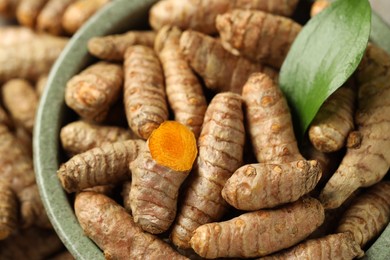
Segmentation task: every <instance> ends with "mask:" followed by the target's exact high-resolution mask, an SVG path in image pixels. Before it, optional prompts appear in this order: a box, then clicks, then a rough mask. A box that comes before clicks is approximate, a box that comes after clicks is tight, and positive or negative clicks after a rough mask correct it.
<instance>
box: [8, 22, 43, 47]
mask: <svg viewBox="0 0 390 260" xmlns="http://www.w3.org/2000/svg"><path fill="white" fill-rule="evenodd" d="M35 37H37V34H36V33H35V32H34V31H33V30H32V29H30V28H27V27H24V26H18V25H7V26H2V27H0V46H2V48H3V47H6V46H11V45H14V44H18V43H21V42H28V41H31V40H32V39H34V38H35Z"/></svg>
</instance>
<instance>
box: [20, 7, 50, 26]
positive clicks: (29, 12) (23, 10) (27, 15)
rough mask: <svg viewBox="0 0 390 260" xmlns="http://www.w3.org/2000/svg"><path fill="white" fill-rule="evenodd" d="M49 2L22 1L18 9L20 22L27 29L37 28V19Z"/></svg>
mask: <svg viewBox="0 0 390 260" xmlns="http://www.w3.org/2000/svg"><path fill="white" fill-rule="evenodd" d="M47 1H48V0H20V3H19V4H18V7H17V9H16V18H17V20H18V22H19V23H20V24H21V25H23V26H26V27H29V28H35V25H36V21H37V17H38V15H39V13H40V12H41V10H42V8H43V6H44V5H45V4H46V2H47Z"/></svg>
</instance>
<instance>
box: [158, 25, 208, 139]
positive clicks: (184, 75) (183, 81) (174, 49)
mask: <svg viewBox="0 0 390 260" xmlns="http://www.w3.org/2000/svg"><path fill="white" fill-rule="evenodd" d="M181 34H182V31H181V30H180V29H178V28H177V27H169V26H165V27H163V28H161V29H160V30H159V32H158V34H157V36H156V40H155V44H154V48H155V50H156V52H157V54H158V56H159V58H160V61H161V64H162V67H163V70H164V75H165V86H166V93H167V98H168V102H169V105H170V107H171V108H172V110H173V114H174V118H175V121H178V122H180V123H182V124H184V125H186V126H188V127H189V128H190V129H191V130H192V131H193V132H194V134H195V136H196V137H198V136H199V134H200V130H201V127H202V124H203V119H204V114H205V112H206V108H207V102H206V97H205V95H204V93H203V88H202V85H201V83H200V82H199V79H198V78H197V76H196V75H195V73H194V72H193V70H192V69H191V68H190V66H189V65H188V63H187V61H186V60H185V57H184V55H183V54H182V53H181V52H180V45H179V41H180V36H181Z"/></svg>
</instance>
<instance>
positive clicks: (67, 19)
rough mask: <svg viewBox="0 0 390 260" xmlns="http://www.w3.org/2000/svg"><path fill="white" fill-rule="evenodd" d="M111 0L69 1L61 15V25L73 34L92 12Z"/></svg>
mask: <svg viewBox="0 0 390 260" xmlns="http://www.w3.org/2000/svg"><path fill="white" fill-rule="evenodd" d="M110 1H111V0H76V1H75V2H73V3H71V4H70V5H69V6H68V7H67V8H66V10H65V12H64V14H63V15H62V27H63V28H64V29H65V31H66V32H67V33H68V34H70V35H72V34H74V33H75V32H76V31H77V30H78V29H79V28H80V27H81V26H82V25H83V24H84V23H85V22H86V21H87V20H88V19H89V18H90V17H91V16H92V15H93V14H95V13H96V12H97V11H98V10H99V9H100V8H102V7H103V6H104V5H105V4H107V3H109V2H110Z"/></svg>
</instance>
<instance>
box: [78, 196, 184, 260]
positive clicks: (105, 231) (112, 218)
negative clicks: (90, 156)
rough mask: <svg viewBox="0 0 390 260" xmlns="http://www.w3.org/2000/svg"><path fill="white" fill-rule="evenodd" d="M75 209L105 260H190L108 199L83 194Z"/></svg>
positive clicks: (86, 232) (82, 225)
mask: <svg viewBox="0 0 390 260" xmlns="http://www.w3.org/2000/svg"><path fill="white" fill-rule="evenodd" d="M74 208H75V213H76V217H77V219H78V221H79V223H80V225H81V227H82V229H83V230H84V232H85V234H86V235H87V236H88V237H89V238H91V239H92V240H93V241H94V242H95V243H96V244H97V245H98V246H99V248H100V249H102V250H103V252H104V256H105V257H106V259H173V260H176V259H177V260H179V259H183V260H184V259H187V258H186V257H184V256H182V255H180V254H179V253H177V252H176V251H175V250H173V249H172V248H171V247H170V246H169V245H168V244H166V243H164V242H163V241H162V240H160V238H158V237H156V236H154V235H152V234H149V233H147V232H144V231H143V230H142V229H141V228H140V227H139V226H138V225H136V224H135V223H134V221H133V218H132V216H131V215H129V214H128V213H127V212H126V210H125V209H124V208H123V207H122V206H120V205H119V204H117V203H116V202H115V201H114V200H112V199H110V198H108V197H107V196H105V195H102V194H98V193H94V192H81V193H79V194H77V196H76V200H75V204H74Z"/></svg>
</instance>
